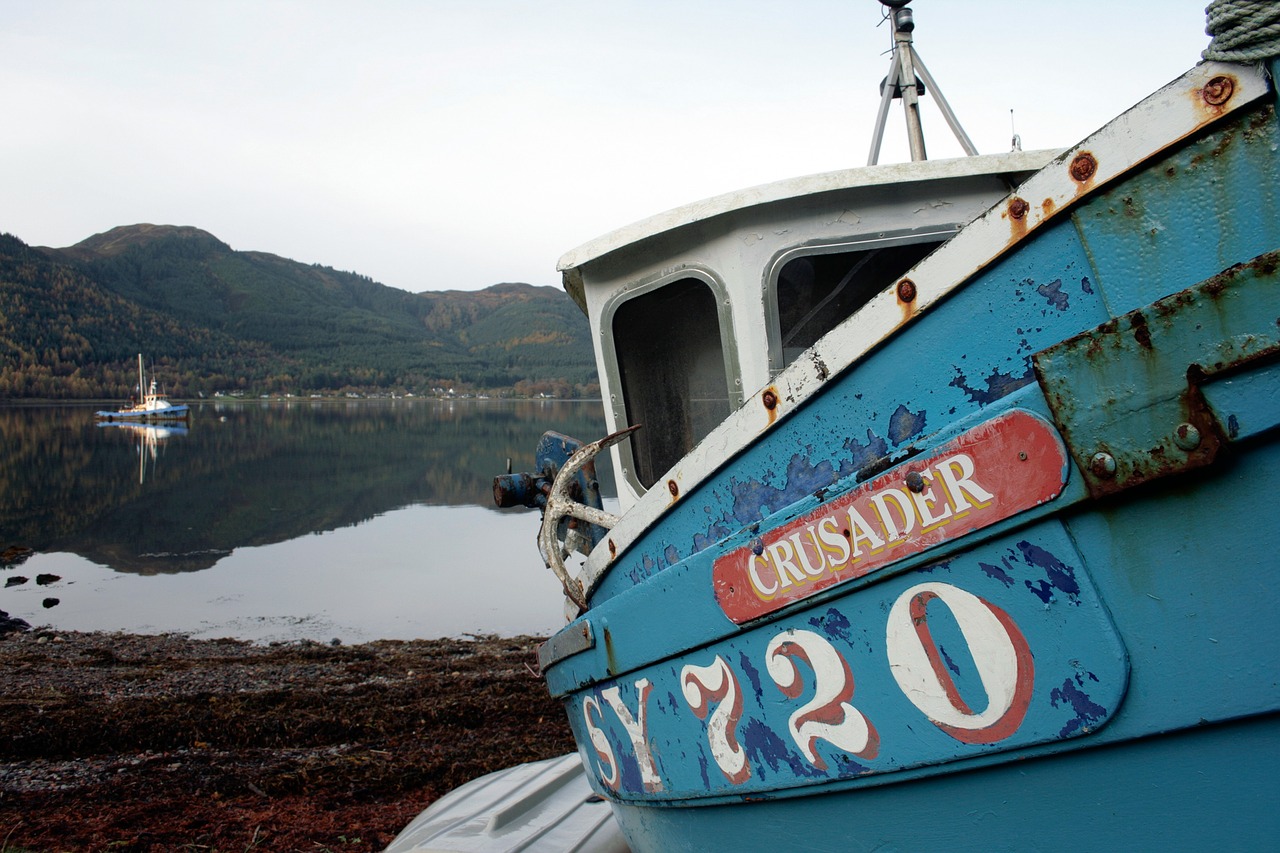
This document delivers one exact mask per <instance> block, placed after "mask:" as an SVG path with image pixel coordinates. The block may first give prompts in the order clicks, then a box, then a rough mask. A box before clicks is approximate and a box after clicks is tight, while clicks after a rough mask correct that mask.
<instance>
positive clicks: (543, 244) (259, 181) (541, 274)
mask: <svg viewBox="0 0 1280 853" xmlns="http://www.w3.org/2000/svg"><path fill="white" fill-rule="evenodd" d="M1206 2H1207V0H1071V2H1066V0H915V2H914V3H913V4H912V8H913V9H914V11H915V18H916V23H917V29H916V48H917V50H918V51H919V53H920V56H921V57H922V59H923V60H924V62H925V63H926V65H927V67H928V69H929V71H930V72H932V74H933V76H934V77H935V78H937V80H938V83H939V84H940V86H941V87H942V91H943V93H944V94H945V95H946V97H947V99H948V100H949V101H950V103H951V105H952V107H953V109H954V110H955V112H956V114H957V115H958V117H959V119H960V122H961V123H962V124H963V125H964V127H965V129H966V130H967V132H968V133H969V135H970V136H971V137H972V138H973V140H974V142H975V144H976V145H977V147H978V149H979V151H981V152H983V153H992V152H998V151H1006V150H1008V148H1009V141H1010V136H1011V130H1010V115H1009V111H1010V109H1012V110H1013V111H1014V120H1015V121H1016V124H1017V130H1018V133H1019V134H1020V135H1021V137H1022V142H1023V147H1024V148H1026V149H1033V148H1053V147H1065V146H1068V145H1071V144H1074V143H1075V142H1078V141H1079V140H1080V139H1081V138H1083V137H1084V136H1085V135H1087V134H1088V133H1090V132H1091V131H1093V130H1095V129H1097V127H1099V126H1100V125H1101V124H1103V123H1104V122H1105V121H1107V120H1108V119H1110V118H1111V117H1113V116H1114V115H1115V114H1117V113H1119V112H1120V111H1122V110H1124V109H1125V108H1127V107H1129V106H1131V105H1132V104H1134V103H1135V102H1137V101H1138V100H1139V99H1141V98H1142V97H1144V96H1145V95H1147V94H1148V93H1150V92H1151V91H1153V90H1154V89H1156V88H1158V87H1159V86H1161V85H1163V84H1165V83H1167V82H1168V81H1170V80H1172V79H1173V78H1174V77H1176V76H1178V75H1179V74H1181V73H1182V72H1183V71H1185V70H1186V69H1188V68H1190V67H1191V66H1192V65H1194V64H1195V62H1196V61H1197V60H1198V59H1199V53H1200V51H1201V50H1202V49H1203V48H1204V47H1205V46H1206V45H1207V43H1208V37H1207V36H1205V35H1204V12H1203V10H1204V6H1205V4H1206ZM882 8H883V7H882V6H881V5H880V4H879V3H878V2H876V0H786V2H783V1H782V0H771V2H764V0H645V2H639V0H593V2H588V0H542V2H532V0H528V1H527V2H519V1H518V0H364V2H355V1H354V0H349V1H348V2H338V0H200V2H191V0H0V91H3V93H4V98H3V102H4V106H3V111H4V116H5V118H4V121H3V123H2V124H0V231H6V232H9V233H12V234H15V235H16V236H18V237H19V238H21V239H22V240H24V241H26V242H28V243H31V244H33V245H46V246H67V245H71V244H73V243H76V242H79V241H80V240H83V239H84V238H86V237H88V236H90V235H92V234H95V233H98V232H101V231H105V230H107V229H109V228H112V227H114V226H117V225H129V224H133V223H138V222H151V223H156V224H170V225H193V226H196V227H199V228H203V229H205V230H207V231H209V232H211V233H213V234H214V235H216V236H217V237H219V238H221V239H222V240H224V241H226V242H227V243H229V244H230V245H231V246H232V247H233V248H235V249H241V250H257V251H264V252H271V253H273V254H277V255H283V256H285V257H288V258H292V259H294V260H297V261H302V262H304V263H320V264H324V265H326V266H332V267H335V268H337V269H343V270H352V271H355V272H359V273H362V274H364V275H368V276H371V277H372V278H374V279H376V280H378V281H380V282H382V283H383V284H388V285H392V286H394V287H400V288H404V289H406V290H411V291H422V290H444V289H450V288H457V289H465V290H472V289H477V288H481V287H486V286H488V285H491V284H496V283H498V282H503V281H527V282H530V283H533V284H551V285H557V286H558V285H559V276H558V274H557V273H556V272H555V262H556V260H557V258H558V257H559V256H560V255H561V254H562V253H563V252H565V251H567V250H569V249H571V248H573V247H575V246H576V245H578V244H580V243H583V242H585V241H587V240H589V239H591V238H592V237H595V236H597V235H599V234H601V233H604V232H606V231H609V230H612V229H613V228H616V227H619V226H622V225H625V224H627V223H629V222H632V221H635V220H637V219H641V218H643V217H645V216H648V215H650V214H653V213H658V212H660V211H662V210H665V209H667V208H671V207H675V206H678V205H680V204H683V203H685V202H689V201H695V200H697V199H700V198H704V197H707V196H711V195H716V194H719V193H722V192H727V191H730V190H734V189H739V188H742V187H747V186H752V185H755V184H760V183H766V182H769V181H773V180H779V179H782V178H787V177H793V176H796V175H803V174H809V173H813V172H822V171H828V170H832V169H841V168H847V167H850V166H859V165H862V164H863V163H865V162H866V158H867V151H868V148H869V145H870V139H871V129H872V124H873V120H874V118H875V113H876V108H877V106H878V84H879V82H880V79H881V78H882V77H883V76H884V74H885V72H886V70H887V68H888V55H887V52H886V51H887V48H888V46H889V33H888V29H887V25H885V26H877V24H878V22H879V20H880V17H881V11H882ZM931 100H932V99H931V98H926V99H925V102H926V110H927V111H926V113H925V118H924V121H925V131H926V137H927V140H928V144H929V149H930V150H929V155H930V157H931V158H935V159H936V158H941V157H948V156H957V155H958V154H959V153H960V149H959V147H958V146H957V145H956V143H955V142H954V139H953V138H952V137H951V134H950V132H949V131H948V130H947V128H946V126H945V124H944V123H943V121H942V119H941V117H940V116H939V115H938V114H937V113H936V112H934V111H933V108H932V103H931ZM902 125H903V121H902V117H901V112H900V109H898V108H897V107H896V106H895V111H894V112H893V113H892V114H891V115H890V121H889V132H888V133H887V134H886V140H885V147H884V150H883V152H882V154H881V162H895V161H900V160H906V159H909V157H908V154H907V151H906V146H905V142H904V134H903V131H902Z"/></svg>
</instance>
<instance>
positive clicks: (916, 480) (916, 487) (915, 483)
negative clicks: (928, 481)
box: [907, 471, 924, 494]
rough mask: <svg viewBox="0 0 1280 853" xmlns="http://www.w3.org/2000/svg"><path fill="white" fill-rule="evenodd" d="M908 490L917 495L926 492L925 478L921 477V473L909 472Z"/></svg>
mask: <svg viewBox="0 0 1280 853" xmlns="http://www.w3.org/2000/svg"><path fill="white" fill-rule="evenodd" d="M907 488H908V489H910V490H911V491H913V492H915V493H916V494H920V493H921V492H923V491H924V477H921V476H920V472H919V471H908V472H907Z"/></svg>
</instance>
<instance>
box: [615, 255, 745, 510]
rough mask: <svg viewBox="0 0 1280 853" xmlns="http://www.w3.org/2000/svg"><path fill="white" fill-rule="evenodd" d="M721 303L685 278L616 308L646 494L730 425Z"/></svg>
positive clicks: (618, 345) (622, 373) (619, 353)
mask: <svg viewBox="0 0 1280 853" xmlns="http://www.w3.org/2000/svg"><path fill="white" fill-rule="evenodd" d="M718 302H719V300H718V298H717V296H716V293H715V292H714V291H713V290H712V288H711V286H710V285H709V284H708V283H707V282H706V281H703V280H702V279H699V278H682V279H678V280H676V281H672V282H669V283H667V284H664V285H662V286H661V287H658V288H655V289H653V290H649V291H646V292H644V293H641V294H639V295H637V296H634V297H631V298H630V299H627V300H626V301H625V302H622V303H621V304H619V305H618V307H617V309H616V311H615V312H614V315H613V320H612V323H611V332H612V336H613V344H614V352H615V356H616V359H617V366H618V373H619V377H618V378H619V380H620V384H621V387H622V394H623V404H624V406H625V407H626V411H625V418H624V419H620V420H625V422H626V423H628V424H642V425H643V428H642V429H640V430H637V431H636V432H635V433H634V434H633V435H632V436H631V442H630V451H631V457H632V458H631V463H632V465H631V467H632V469H633V471H634V474H635V477H636V479H637V480H638V481H639V483H640V485H642V486H643V487H644V488H646V489H647V488H649V487H651V486H652V485H653V484H654V483H656V482H657V481H658V478H659V477H661V476H662V475H663V474H664V473H665V472H666V471H667V470H668V469H670V468H671V466H673V465H674V464H675V463H676V462H677V461H679V460H680V458H681V457H682V456H684V455H685V454H686V453H688V452H689V451H690V450H691V449H693V446H694V445H695V444H697V443H698V441H699V440H701V439H702V438H703V437H704V436H706V435H707V433H709V432H710V431H711V430H712V429H713V428H714V427H715V426H716V425H717V424H718V423H720V422H721V421H722V420H724V419H725V418H726V417H728V415H729V413H730V412H731V411H732V410H733V407H734V405H735V404H736V402H737V401H735V400H734V399H733V398H732V397H731V395H730V389H729V375H728V374H729V371H728V368H727V367H726V363H727V359H726V353H725V346H724V343H723V340H724V338H725V336H724V335H723V334H722V328H721V316H720V311H719V309H718Z"/></svg>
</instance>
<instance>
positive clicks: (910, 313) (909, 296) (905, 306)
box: [895, 278, 917, 325]
mask: <svg viewBox="0 0 1280 853" xmlns="http://www.w3.org/2000/svg"><path fill="white" fill-rule="evenodd" d="M895 292H896V295H897V297H898V307H899V308H901V309H902V321H901V323H899V325H906V324H907V323H908V322H909V321H910V320H911V318H912V317H914V316H915V314H916V296H917V289H916V283H915V282H914V281H912V280H911V279H909V278H904V279H902V280H901V281H899V282H898V286H897V287H896V288H895Z"/></svg>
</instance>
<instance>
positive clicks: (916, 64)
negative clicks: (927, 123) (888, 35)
mask: <svg viewBox="0 0 1280 853" xmlns="http://www.w3.org/2000/svg"><path fill="white" fill-rule="evenodd" d="M908 2H910V0H880V3H881V5H883V6H885V7H886V8H887V9H888V10H889V11H888V12H887V13H886V15H885V17H887V18H889V19H891V20H892V21H893V51H892V55H891V56H890V58H889V73H888V75H887V76H886V77H885V78H884V80H883V81H881V83H880V110H879V112H878V113H877V114H876V126H875V130H873V131H872V134H871V154H870V155H869V156H868V157H867V165H868V166H874V165H875V164H876V163H877V162H878V161H879V160H880V143H881V142H883V141H884V125H885V121H886V119H887V118H888V117H889V104H890V102H892V101H893V100H894V99H895V98H901V99H902V109H903V111H904V112H905V114H906V118H907V141H908V143H909V144H910V146H911V159H912V160H926V159H928V158H927V157H926V155H925V150H924V128H923V127H922V125H921V124H920V96H921V95H924V94H925V93H926V92H927V91H929V90H932V91H933V97H934V100H935V101H937V104H938V109H940V110H941V111H942V117H943V118H944V119H946V121H947V126H949V127H950V128H951V132H952V133H954V134H955V135H956V139H957V140H958V141H959V142H960V146H961V147H962V148H964V152H965V153H966V154H968V155H969V156H971V157H972V156H973V155H975V154H977V153H978V149H977V148H975V147H974V145H973V143H972V142H971V141H970V140H969V137H968V135H967V134H966V133H965V132H964V128H962V127H960V122H959V121H958V120H957V119H956V116H955V113H953V112H952V111H951V105H950V104H948V103H947V99H946V98H944V97H943V96H942V90H941V89H939V88H938V83H937V81H936V80H934V79H933V77H932V76H931V75H930V74H929V69H927V68H925V66H924V61H923V60H921V59H920V54H918V53H916V50H915V47H914V46H913V45H912V41H911V33H912V32H914V31H915V28H916V22H915V15H914V14H913V13H912V11H911V8H910V7H909V6H907V3H908ZM917 74H918V75H919V76H917ZM926 87H927V88H926Z"/></svg>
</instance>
